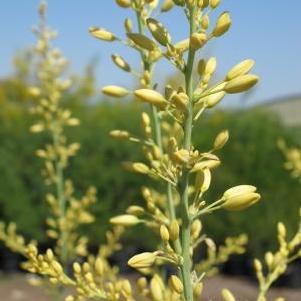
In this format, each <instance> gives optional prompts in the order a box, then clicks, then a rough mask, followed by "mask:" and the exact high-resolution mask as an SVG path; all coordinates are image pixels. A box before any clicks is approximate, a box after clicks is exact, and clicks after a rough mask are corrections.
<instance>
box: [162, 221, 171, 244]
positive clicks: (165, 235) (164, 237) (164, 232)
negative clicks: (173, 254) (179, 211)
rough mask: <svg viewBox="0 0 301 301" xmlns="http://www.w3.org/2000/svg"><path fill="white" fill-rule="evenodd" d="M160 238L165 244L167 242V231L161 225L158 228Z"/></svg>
mask: <svg viewBox="0 0 301 301" xmlns="http://www.w3.org/2000/svg"><path fill="white" fill-rule="evenodd" d="M160 236H161V239H162V240H163V241H164V242H165V243H167V242H168V241H169V231H168V229H167V228H166V226H164V225H161V227H160Z"/></svg>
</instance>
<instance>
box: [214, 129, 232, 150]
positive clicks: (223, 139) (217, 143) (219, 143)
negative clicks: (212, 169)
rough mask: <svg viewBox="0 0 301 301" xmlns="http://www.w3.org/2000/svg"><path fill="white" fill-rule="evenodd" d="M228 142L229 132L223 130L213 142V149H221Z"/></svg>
mask: <svg viewBox="0 0 301 301" xmlns="http://www.w3.org/2000/svg"><path fill="white" fill-rule="evenodd" d="M228 140H229V131H228V130H224V131H222V132H220V133H219V134H218V135H217V136H216V138H215V140H214V144H213V147H214V149H216V150H219V149H222V148H223V147H224V146H225V144H226V143H227V142H228Z"/></svg>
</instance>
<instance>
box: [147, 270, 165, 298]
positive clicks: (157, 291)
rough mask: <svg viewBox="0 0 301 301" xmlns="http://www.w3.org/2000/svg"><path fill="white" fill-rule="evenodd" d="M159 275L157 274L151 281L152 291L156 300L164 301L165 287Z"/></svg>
mask: <svg viewBox="0 0 301 301" xmlns="http://www.w3.org/2000/svg"><path fill="white" fill-rule="evenodd" d="M161 284H162V283H161V281H160V278H159V276H158V275H155V276H154V277H153V278H152V279H151V281H150V291H151V294H152V298H153V300H154V301H163V288H162V285H161Z"/></svg>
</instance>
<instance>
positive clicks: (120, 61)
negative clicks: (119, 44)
mask: <svg viewBox="0 0 301 301" xmlns="http://www.w3.org/2000/svg"><path fill="white" fill-rule="evenodd" d="M112 60H113V62H114V63H115V65H116V66H117V67H119V68H120V69H122V70H123V71H125V72H130V71H131V67H130V65H129V64H128V63H127V62H126V61H125V60H124V59H123V57H121V56H120V55H116V54H113V55H112Z"/></svg>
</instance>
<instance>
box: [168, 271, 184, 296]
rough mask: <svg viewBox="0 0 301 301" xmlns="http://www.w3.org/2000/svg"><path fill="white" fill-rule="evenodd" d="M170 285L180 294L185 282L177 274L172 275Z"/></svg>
mask: <svg viewBox="0 0 301 301" xmlns="http://www.w3.org/2000/svg"><path fill="white" fill-rule="evenodd" d="M170 286H171V288H172V289H173V290H174V291H175V292H176V293H178V294H182V293H183V290H184V288H183V283H182V281H181V280H180V278H179V277H177V276H176V275H172V276H171V277H170Z"/></svg>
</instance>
